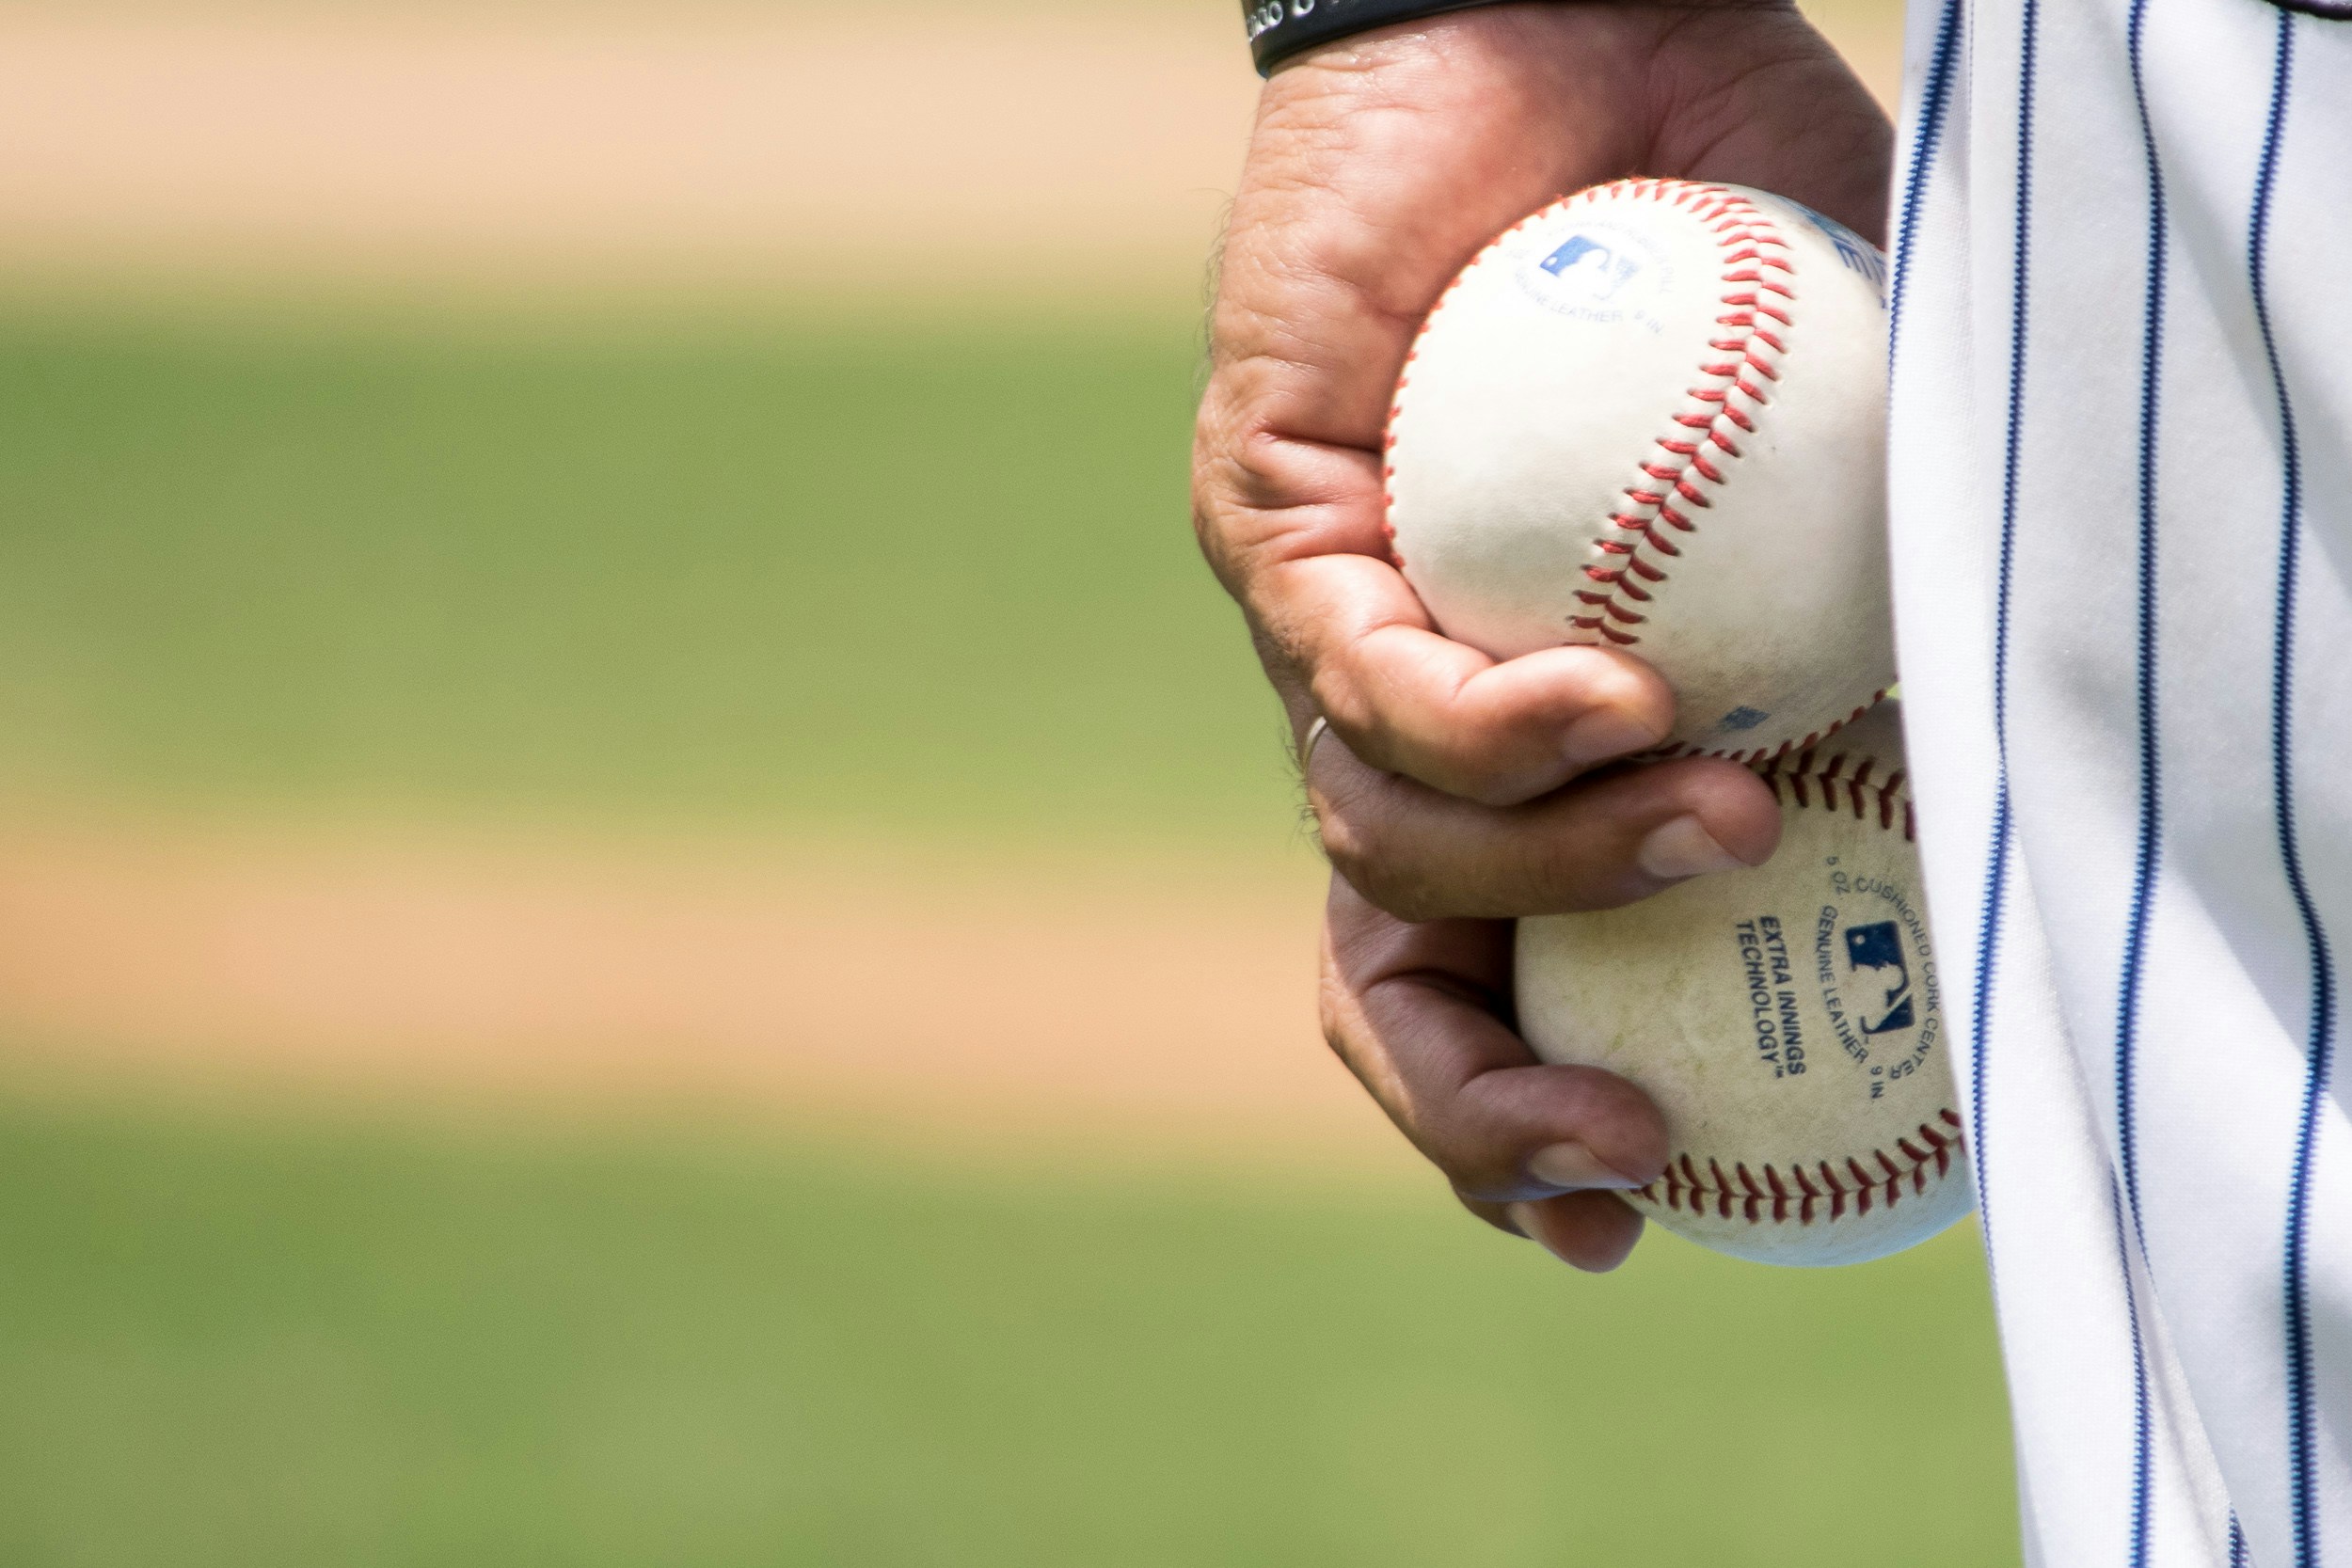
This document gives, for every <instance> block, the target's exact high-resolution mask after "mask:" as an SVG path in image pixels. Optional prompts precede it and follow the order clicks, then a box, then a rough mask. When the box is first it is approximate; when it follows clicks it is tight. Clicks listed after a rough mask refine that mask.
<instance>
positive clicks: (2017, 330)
mask: <svg viewBox="0 0 2352 1568" xmlns="http://www.w3.org/2000/svg"><path fill="white" fill-rule="evenodd" d="M2041 22H2042V10H2041V6H2040V3H2039V0H2025V11H2024V17H2023V19H2022V21H2021V22H2020V24H2019V33H2020V47H2019V60H2018V68H2017V71H2018V82H2017V208H2016V219H2015V222H2016V230H2015V240H2014V244H2013V253H2012V256H2011V265H2010V336H2009V414H2008V424H2007V428H2006V430H2005V431H2004V433H2003V436H2002V451H2001V562H2000V577H1999V582H1998V586H1997V589H1996V591H1995V593H1994V609H1993V743H1994V752H1995V756H1994V786H1993V843H1992V846H1991V848H1990V849H1989V851H1988V852H1987V855H1986V863H1985V869H1984V898H1983V905H1982V908H1981V909H1980V911H1979V916H1978V932H1977V974H1976V985H1975V988H1974V990H1975V996H1974V1002H1975V1013H1974V1017H1973V1018H1972V1019H1971V1021H1970V1026H1969V1046H1970V1057H1971V1059H1970V1063H1969V1080H1970V1081H1969V1106H1968V1110H1969V1127H1968V1136H1969V1144H1970V1152H1971V1153H1972V1154H1973V1155H1974V1157H1975V1159H1976V1166H1977V1203H1978V1212H1979V1223H1980V1224H1981V1225H1982V1227H1984V1238H1985V1259H1986V1262H1987V1266H1988V1267H1990V1266H1991V1265H1992V1260H1993V1257H1994V1253H1993V1204H1992V1199H1991V1195H1990V1194H1989V1193H1988V1192H1987V1190H1986V1189H1987V1186H1988V1182H1987V1180H1986V1171H1987V1168H1988V1166H1989V1164H1990V1159H1989V1153H1988V1150H1987V1149H1986V1148H1985V1137H1984V1085H1985V1056H1986V1047H1987V1043H1988V1041H1989V1039H1990V1036H1991V1030H1990V1029H1989V1027H1988V1018H1989V1015H1990V1014H1991V1012H1992V1009H1993V975H1994V965H1995V964H1996V963H1997V962H1998V961H1999V958H2000V940H2001V914H2002V909H2003V906H2004V904H2005V903H2006V901H2007V895H2008V891H2009V857H2010V800H2009V626H2010V591H2011V588H2012V587H2013V585H2014V579H2015V569H2016V562H2017V467H2018V457H2019V451H2020V445H2021V442H2022V440H2023V438H2024V433H2025V414H2026V322H2027V320H2028V319H2029V311H2030V309H2031V306H2032V299H2033V294H2032V289H2031V287H2030V283H2029V278H2030V272H2031V261H2032V257H2033V107H2034V55H2035V48H2036V45H2037V43H2038V42H2039V36H2040V29H2041Z"/></svg>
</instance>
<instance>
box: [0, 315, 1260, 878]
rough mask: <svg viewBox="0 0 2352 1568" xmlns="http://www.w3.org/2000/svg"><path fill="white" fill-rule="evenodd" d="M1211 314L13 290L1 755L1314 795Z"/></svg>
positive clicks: (654, 790) (12, 783)
mask: <svg viewBox="0 0 2352 1568" xmlns="http://www.w3.org/2000/svg"><path fill="white" fill-rule="evenodd" d="M1196 352H1197V350H1196V345H1195V341H1194V333H1193V330H1192V328H1191V327H1190V326H1189V325H1187V324H1186V323H1184V322H1183V321H1181V320H1165V319H1164V320H1160V321H1156V322H1155V321H1152V320H1133V321H1130V320H1109V321H1104V320H1099V319H1098V320H1086V321H1071V322H1061V323H1057V322H1054V321H1052V320H1050V319H1030V320H1021V321H1015V322H1006V323H1002V324H999V325H993V326H992V325H965V326H946V325H939V324H936V323H927V324H921V325H912V326H903V325H891V324H889V323H887V322H883V321H880V320H870V321H864V322H858V323H853V324H850V325H832V326H827V325H812V324H801V325H793V324H790V323H785V324H778V323H772V322H771V323H767V324H760V325H745V326H743V327H742V328H740V329H739V330H723V329H721V328H718V327H707V328H704V329H700V330H696V329H690V328H681V329H679V330H676V331H675V332H671V333H668V334H666V335H665V334H663V333H659V332H657V333H651V334H639V335H636V336H631V335H629V334H628V333H627V332H626V331H622V330H618V329H615V330H612V331H610V332H606V333H598V332H596V331H593V330H583V331H580V332H578V333H574V334H569V335H567V334H565V333H564V332H562V331H552V330H550V331H539V332H532V333H515V334H508V335H503V336H502V335H501V334H500V333H499V332H497V331H495V330H492V329H488V328H482V329H478V330H468V329H462V328H453V329H451V330H449V331H446V332H442V333H438V334H434V333H421V332H413V331H406V332H405V331H401V330H397V329H393V328H389V327H379V328H376V329H373V330H371V329H368V328H364V327H352V328H338V327H335V326H333V325H311V326H292V327H287V328H283V329H280V330H276V331H259V330H255V329H254V328H253V327H252V325H250V324H247V323H238V322H235V321H230V322H229V323H226V324H213V325H198V324H190V325H172V324H170V323H169V322H167V321H146V322H139V321H135V320H131V319H128V318H126V319H124V320H122V321H112V320H109V319H107V318H106V317H105V316H104V315H103V313H99V314H95V315H91V316H86V317H78V318H77V317H72V316H67V317H63V318H56V319H49V320H42V319H39V318H35V317H29V316H21V317H19V318H17V319H13V320H10V319H5V318H0V429H6V430H7V431H8V440H7V441H6V442H5V443H0V493H5V494H7V495H8V497H9V504H8V507H7V508H6V509H4V510H0V786H5V787H10V788H14V789H17V790H20V791H26V790H29V791H35V792H43V793H50V794H87V793H90V792H102V793H107V794H112V795H125V794H127V795H130V796H133V797H135V798H138V799H143V800H150V801H165V802H169V803H171V804H173V805H175V806H178V807H181V808H186V807H189V806H191V805H196V804H199V803H212V804H224V803H225V804H229V805H232V806H233V805H235V804H238V803H246V802H249V803H254V804H258V805H262V806H279V807H282V806H286V805H289V804H294V805H299V806H300V807H302V808H303V809H305V810H322V809H336V808H339V807H357V808H360V809H370V810H373V809H389V810H394V811H409V812H415V811H455V812H460V813H468V814H484V813H489V814H499V815H508V816H533V815H548V814H564V813H570V814H577V815H587V816H596V815H598V814H604V815H616V816H632V817H649V818H656V819H691V820H693V821H696V822H710V821H713V820H734V821H745V822H752V823H757V824H762V825H774V824H782V825H786V826H789V827H792V828H795V829H810V828H815V829H825V830H839V831H843V832H850V833H853V834H854V833H874V832H888V833H893V834H905V833H914V832H938V833H942V834H947V835H970V834H974V833H978V834H983V835H997V836H1003V835H1012V836H1016V837H1021V836H1029V835H1036V834H1051V835H1057V836H1075V837H1077V838H1080V839H1087V838H1108V837H1124V836H1131V835H1140V836H1142V837H1144V838H1147V839H1150V838H1160V839H1180V840H1181V839H1191V838H1200V837H1203V836H1212V837H1223V838H1231V837H1232V835H1233V834H1234V833H1235V832H1243V833H1248V834H1252V835H1253V836H1264V837H1266V838H1268V840H1269V841H1271V840H1272V839H1279V837H1280V836H1281V834H1283V833H1284V832H1287V824H1288V822H1289V820H1290V806H1289V797H1290V789H1289V784H1288V781H1287V778H1286V775H1285V771H1284V766H1283V761H1282V756H1283V752H1282V748H1281V743H1280V740H1279V717H1278V715H1277V712H1276V709H1275V708H1274V705H1273V704H1272V702H1271V699H1270V698H1269V697H1267V696H1266V695H1265V694H1264V691H1263V684H1262V682H1261V681H1260V680H1259V677H1258V676H1257V674H1256V672H1255V666H1254V663H1253V661H1252V660H1251V658H1250V657H1249V653H1248V644H1247V642H1246V641H1245V639H1243V638H1242V637H1241V636H1240V635H1239V626H1238V619H1237V617H1236V616H1235V615H1234V614H1233V612H1232V610H1231V609H1230V607H1229V606H1227V605H1226V603H1225V602H1224V600H1223V598H1222V596H1221V595H1220V594H1219V593H1218V591H1217V589H1216V585H1215V583H1214V582H1213V580H1212V579H1211V578H1210V577H1209V574H1208V573H1207V571H1206V570H1205V569H1204V568H1203V567H1202V565H1201V564H1200V561H1199V558H1198V556H1197V554H1196V553H1195V551H1194V548H1193V545H1192V541H1191V535H1190V531H1189V529H1188V527H1187V523H1186V516H1185V500H1184V494H1185V463H1186V451H1187V446H1188V442H1189V438H1190V406H1191V395H1192V387H1193V381H1194V374H1195V370H1194V359H1195V356H1196Z"/></svg>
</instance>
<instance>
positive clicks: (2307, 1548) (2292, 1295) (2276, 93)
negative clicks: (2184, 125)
mask: <svg viewBox="0 0 2352 1568" xmlns="http://www.w3.org/2000/svg"><path fill="white" fill-rule="evenodd" d="M2278 25H2279V43H2278V54H2277V56H2276V64H2275V66H2274V67H2273V71H2272V78H2271V90H2270V117H2269V121H2268V123H2267V125H2266V126H2265V129H2264V134H2263V154H2262V166H2261V172H2260V173H2259V174H2258V175H2257V176H2256V179H2255V186H2254V206H2253V217H2252V222H2251V223H2250V225H2249V229H2250V233H2249V238H2248V242H2247V273H2248V277H2249V283H2250V285H2251V287H2252V291H2253V296H2254V320H2255V323H2256V325H2257V326H2259V328H2260V329H2261V332H2262V341H2263V352H2264V355H2265V357H2266V358H2267V360H2268V363H2269V368H2270V380H2271V389H2272V392H2273V393H2274V395H2275V396H2276V398H2277V400H2278V406H2279V435H2280V458H2281V467H2282V468H2283V470H2284V471H2283V474H2282V478H2281V483H2280V505H2279V586H2278V595H2277V606H2278V608H2277V616H2276V641H2275V642H2274V644H2273V648H2272V657H2271V682H2270V737H2271V743H2270V781H2271V815H2272V819H2273V821H2274V823H2275V825H2276V827H2277V831H2278V841H2279V859H2280V865H2281V868H2282V869H2283V871H2284V873H2285V876H2286V881H2287V888H2288V891H2289V892H2290V893H2291V894H2292V895H2294V898H2295V909H2296V916H2297V918H2298V919H2299V920H2300V921H2301V923H2302V927H2303V940H2304V944H2305V948H2306V954H2307V958H2308V961H2309V964H2310V968H2311V997H2312V1003H2311V1015H2310V1020H2309V1023H2308V1029H2307V1034H2306V1037H2305V1067H2304V1073H2303V1100H2302V1109H2301V1116H2300V1118H2299V1121H2298V1123H2297V1126H2296V1140H2295V1164H2294V1167H2293V1172H2292V1175H2291V1176H2290V1178H2289V1180H2288V1186H2287V1214H2286V1237H2285V1247H2284V1252H2285V1259H2284V1275H2285V1278H2284V1280H2283V1296H2284V1301H2283V1307H2284V1312H2285V1319H2286V1324H2285V1326H2286V1355H2287V1366H2286V1373H2287V1494H2288V1497H2287V1501H2288V1510H2289V1513H2290V1516H2291V1519H2292V1523H2293V1527H2294V1531H2295V1561H2296V1568H2316V1565H2317V1564H2318V1563H2319V1561H2320V1539H2319V1512H2318V1497H2317V1492H2318V1487H2317V1476H2316V1468H2317V1454H2316V1452H2315V1449H2316V1448H2317V1440H2316V1433H2315V1431H2314V1427H2315V1424H2316V1419H2317V1413H2316V1411H2315V1410H2314V1408H2313V1404H2314V1390H2313V1388H2312V1327H2311V1302H2310V1300H2309V1297H2308V1295H2307V1293H2306V1291H2307V1277H2306V1275H2307V1263H2308V1259H2307V1248H2308V1247H2309V1245H2310V1237H2311V1180H2312V1156H2313V1153H2314V1148H2313V1145H2314V1143H2315V1142H2316V1134H2317V1131H2318V1123H2319V1107H2320V1103H2321V1101H2323V1100H2324V1099H2325V1097H2326V1095H2327V1092H2328V1069H2329V1068H2330V1066H2331V1065H2332V1060H2331V1059H2332V1057H2333V1056H2334V1053H2335V1023H2336V1019H2335V1013H2336V997H2335V970H2334V963H2333V959H2332V958H2331V956H2330V954H2329V949H2328V932H2327V927H2325V925H2323V924H2322V922H2321V920H2320V918H2319V911H2318V910H2317V908H2316V907H2315V906H2314V905H2313V904H2312V895H2311V888H2310V886H2309V884H2308V883H2307V882H2306V881H2305V880H2304V877H2303V857H2302V849H2301V846H2300V843H2299V841H2298V839H2297V837H2296V822H2295V727H2294V726H2295V720H2294V695H2295V610H2296V589H2297V580H2298V579H2297V574H2298V568H2299V566H2300V564H2301V548H2302V531H2303V470H2302V453H2301V451H2300V448H2299V446H2298V444H2297V441H2296V426H2295V400H2294V398H2293V397H2292V396H2291V395H2289V393H2288V391H2287V383H2286V372H2285V371H2284V370H2283V369H2282V368H2281V367H2280V361H2279V343H2278V338H2277V335H2276V332H2275V331H2274V328H2273V324H2272V321H2271V316H2270V290H2269V262H2270V218H2271V198H2272V196H2273V195H2274V193H2275V192H2276V190H2277V188H2278V178H2279V150H2280V146H2281V144H2282V143H2283V141H2284V139H2285V135H2286V117H2287V101H2288V98H2289V95H2290V93H2291V91H2292V88H2293V85H2294V78H2295V18H2294V17H2293V16H2292V15H2290V14H2289V13H2287V12H2285V11H2283V10H2282V11H2280V13H2279V24H2278Z"/></svg>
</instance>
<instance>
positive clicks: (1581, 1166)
mask: <svg viewBox="0 0 2352 1568" xmlns="http://www.w3.org/2000/svg"><path fill="white" fill-rule="evenodd" d="M1527 1174H1528V1175H1530V1176H1532V1177H1534V1179H1535V1180H1538V1181H1543V1182H1549V1184H1550V1185H1552V1186H1554V1187H1607V1188H1610V1189H1612V1190H1613V1191H1616V1192H1630V1191H1631V1190H1632V1189H1634V1188H1636V1187H1639V1186H1643V1185H1645V1183H1643V1182H1640V1181H1636V1180H1633V1178H1631V1177H1629V1176H1628V1175H1626V1173H1625V1172H1623V1171H1621V1170H1618V1169H1616V1168H1614V1167H1613V1166H1610V1165H1605V1164H1601V1162H1600V1158H1599V1156H1597V1155H1596V1154H1595V1153H1594V1152H1593V1151H1592V1150H1591V1149H1589V1148H1585V1147H1584V1146H1583V1145H1582V1144H1580V1143H1565V1144H1553V1145H1552V1146H1551V1147H1550V1148H1539V1149H1537V1150H1536V1151H1535V1152H1534V1154H1532V1155H1530V1156H1528V1160H1527ZM1514 1217H1516V1216H1514Z"/></svg>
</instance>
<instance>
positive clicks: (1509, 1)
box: [1242, 0, 1795, 76]
mask: <svg viewBox="0 0 2352 1568" xmlns="http://www.w3.org/2000/svg"><path fill="white" fill-rule="evenodd" d="M1502 6H1509V7H1511V8H1516V9H1525V10H1554V9H1558V10H1580V11H1589V10H1604V9H1624V10H1645V11H1669V12H1690V11H1713V10H1794V9H1795V5H1794V0H1664V3H1663V4H1661V3H1660V0H1538V3H1535V4H1528V3H1527V0H1242V19H1243V23H1244V24H1245V26H1246V27H1247V29H1248V36H1249V50H1250V55H1251V58H1252V60H1253V61H1254V62H1255V63H1256V65H1257V68H1258V74H1259V75H1261V76H1271V75H1272V74H1273V73H1274V71H1276V69H1277V68H1278V67H1280V66H1284V65H1288V64H1290V63H1292V62H1293V61H1295V60H1297V59H1299V58H1300V57H1302V56H1304V55H1309V54H1311V53H1313V52H1315V51H1316V50H1319V49H1324V48H1327V47H1329V46H1331V45H1333V44H1337V43H1341V42H1343V41H1344V40H1349V39H1353V38H1356V37H1358V36H1359V35H1360V34H1364V33H1369V32H1374V31H1376V30H1379V29H1383V28H1390V27H1400V26H1404V25H1406V24H1410V23H1415V22H1421V21H1425V20H1428V19H1431V18H1442V17H1446V16H1448V15H1450V14H1452V13H1454V12H1460V11H1470V10H1483V9H1486V8H1494V7H1502Z"/></svg>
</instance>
